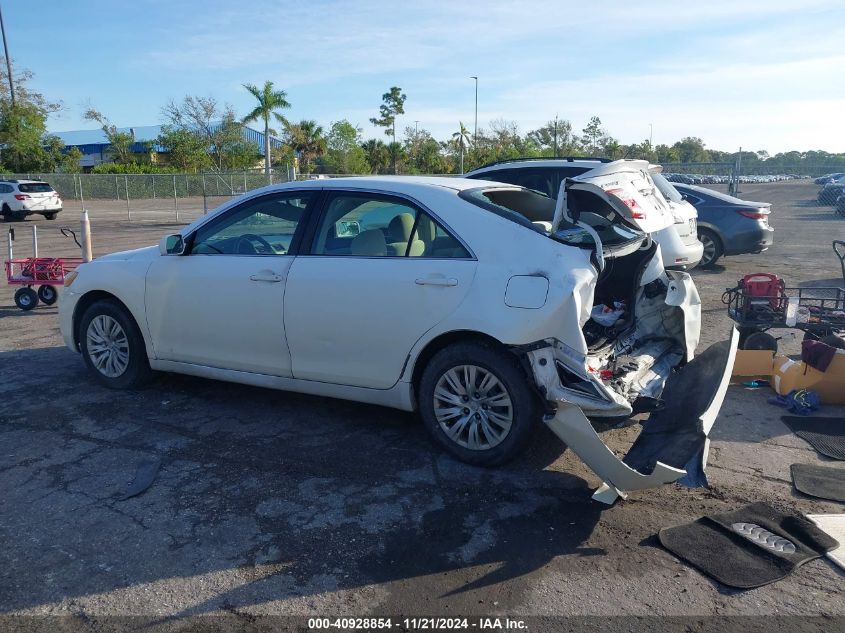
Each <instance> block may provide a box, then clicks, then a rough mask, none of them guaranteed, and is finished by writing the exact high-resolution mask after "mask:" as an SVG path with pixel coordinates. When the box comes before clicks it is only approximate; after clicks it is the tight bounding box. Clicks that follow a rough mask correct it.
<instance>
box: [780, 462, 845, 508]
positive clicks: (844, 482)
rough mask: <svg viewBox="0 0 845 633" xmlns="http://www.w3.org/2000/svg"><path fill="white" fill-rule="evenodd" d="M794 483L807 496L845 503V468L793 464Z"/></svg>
mask: <svg viewBox="0 0 845 633" xmlns="http://www.w3.org/2000/svg"><path fill="white" fill-rule="evenodd" d="M789 469H790V471H792V483H793V484H794V485H795V488H796V489H797V490H799V491H800V492H803V493H804V494H805V495H810V496H811V497H818V498H820V499H831V500H833V501H842V502H843V503H845V468H831V467H830V466H816V465H814V464H792V466H790V467H789Z"/></svg>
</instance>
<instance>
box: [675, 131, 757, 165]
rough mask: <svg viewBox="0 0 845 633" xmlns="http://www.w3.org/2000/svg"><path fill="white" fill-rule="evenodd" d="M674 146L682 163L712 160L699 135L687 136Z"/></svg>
mask: <svg viewBox="0 0 845 633" xmlns="http://www.w3.org/2000/svg"><path fill="white" fill-rule="evenodd" d="M672 148H673V149H674V150H676V151H677V153H678V160H679V161H680V162H682V163H706V162H709V161H710V154H709V153H708V152H707V150H705V149H704V141H702V140H701V139H700V138H698V137H697V136H685V137H684V138H682V139H681V140H680V141H678V142H676V143H675V144H674V145H672ZM755 158H756V155H755Z"/></svg>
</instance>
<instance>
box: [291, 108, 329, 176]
mask: <svg viewBox="0 0 845 633" xmlns="http://www.w3.org/2000/svg"><path fill="white" fill-rule="evenodd" d="M286 127H287V129H286V133H287V137H288V144H289V145H290V146H291V147H292V148H293V149H294V151H295V152H296V153H297V154H298V155H299V157H300V159H301V160H302V163H303V164H304V167H305V169H304V171H305V173H306V174H310V173H311V161H313V160H314V159H315V158H317V157H319V156H322V155H323V154H325V153H326V139H325V137H324V136H323V127H322V126H321V125H317V122H316V121H306V120H302V121H300V122H299V123H295V124H290V123H288V124H287V126H286Z"/></svg>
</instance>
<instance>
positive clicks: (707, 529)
mask: <svg viewBox="0 0 845 633" xmlns="http://www.w3.org/2000/svg"><path fill="white" fill-rule="evenodd" d="M658 538H659V540H660V544H661V545H663V547H665V548H666V549H668V550H669V551H670V552H672V553H673V554H675V556H677V557H678V558H680V559H682V560H684V561H686V562H688V563H690V564H691V565H692V566H693V567H696V568H697V569H699V570H700V571H702V572H703V573H705V574H707V575H708V576H710V577H711V578H714V579H716V580H718V581H719V582H720V583H722V584H723V585H728V586H730V587H736V588H738V589H753V588H754V587H762V586H763V585H767V584H769V583H772V582H775V581H777V580H781V579H782V578H785V577H786V576H788V575H789V574H790V573H791V572H792V571H793V570H794V569H795V568H796V567H798V566H799V565H803V564H804V563H806V562H807V561H810V560H813V559H814V558H819V557H820V556H823V555H824V554H826V553H827V552H828V551H831V550H833V549H834V548H836V547H837V546H838V545H839V544H838V543H837V542H836V540H834V539H833V538H831V537H830V536H829V535H827V534H826V533H825V532H823V531H822V530H821V529H820V528H819V527H818V526H817V525H815V524H814V523H813V522H812V521H810V520H808V519H806V518H804V517H802V516H796V515H791V514H784V513H783V512H779V511H778V510H775V509H774V508H771V507H770V506H768V505H766V504H765V503H752V504H751V505H747V506H745V507H744V508H740V509H739V510H734V511H732V512H726V513H724V514H714V515H712V516H705V517H702V518H700V519H698V520H697V521H694V522H692V523H688V524H686V525H680V526H677V527H671V528H664V529H662V530H660V532H659V534H658Z"/></svg>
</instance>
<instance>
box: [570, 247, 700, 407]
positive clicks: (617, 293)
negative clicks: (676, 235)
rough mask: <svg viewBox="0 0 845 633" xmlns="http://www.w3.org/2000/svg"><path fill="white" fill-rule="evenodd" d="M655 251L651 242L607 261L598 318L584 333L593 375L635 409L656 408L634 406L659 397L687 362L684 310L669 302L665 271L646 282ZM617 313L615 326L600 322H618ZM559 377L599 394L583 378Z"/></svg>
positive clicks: (597, 298)
mask: <svg viewBox="0 0 845 633" xmlns="http://www.w3.org/2000/svg"><path fill="white" fill-rule="evenodd" d="M657 248H658V247H657V245H656V244H653V243H652V244H651V245H649V246H648V247H645V248H642V249H640V250H636V251H634V252H633V253H630V254H628V255H625V256H622V257H614V258H610V259H608V260H607V264H606V266H605V269H604V271H602V273H601V275H600V276H599V279H598V281H597V283H596V288H595V293H594V302H593V308H594V310H593V314H594V316H593V318H590V319H589V320H588V321H587V323H586V324H585V325H584V327H583V330H582V331H583V334H584V339H585V341H586V342H587V348H588V350H589V354H588V356H587V366H588V368H589V370H590V372H591V373H592V374H593V376H594V377H595V378H598V380H599V381H600V382H601V384H603V385H604V386H605V388H606V389H607V390H609V391H612V392H613V393H614V394H616V396H617V397H621V398H622V399H623V400H624V401H627V403H629V404H630V405H631V406H632V409H634V408H639V409H644V408H649V407H651V406H654V403H653V402H645V401H641V402H640V403H638V404H637V405H636V406H635V405H634V403H635V402H636V401H637V399H638V398H647V399H648V400H649V401H651V400H652V399H654V398H657V397H658V396H659V395H660V393H661V391H662V389H663V385H664V383H665V381H666V379H667V378H668V376H669V374H670V373H671V370H672V368H673V367H675V366H676V365H678V364H679V363H680V362H681V361H682V360H683V358H684V349H685V348H684V315H683V312H682V310H681V309H680V308H678V307H676V306H671V305H667V304H666V294H667V290H668V287H669V279H668V277H666V275H665V274H663V273H661V275H660V276H658V277H657V278H656V279H654V280H653V281H650V282H649V283H647V284H645V285H643V284H642V279H643V273H644V271H645V270H646V268H647V266H648V264H649V262H650V261H651V259H652V258H653V257H654V255H655V252H656V250H657ZM602 306H603V309H604V312H605V314H604V315H603V314H602V313H601V312H602ZM596 311H598V312H599V314H596ZM617 313H620V314H619V316H618V320H615V322H613V323H607V322H605V323H603V322H602V319H603V318H604V317H609V318H611V319H613V318H616V315H617ZM560 373H561V374H562V375H561V382H562V383H563V384H564V385H568V386H569V388H571V389H575V390H578V391H581V392H583V393H589V394H595V388H594V387H593V386H592V385H590V387H589V388H588V386H587V384H585V381H583V379H582V380H581V381H580V382H579V381H578V380H577V376H573V375H572V374H571V372H565V371H564V372H560Z"/></svg>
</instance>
